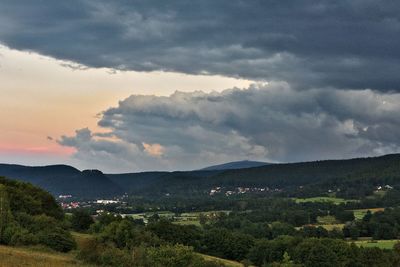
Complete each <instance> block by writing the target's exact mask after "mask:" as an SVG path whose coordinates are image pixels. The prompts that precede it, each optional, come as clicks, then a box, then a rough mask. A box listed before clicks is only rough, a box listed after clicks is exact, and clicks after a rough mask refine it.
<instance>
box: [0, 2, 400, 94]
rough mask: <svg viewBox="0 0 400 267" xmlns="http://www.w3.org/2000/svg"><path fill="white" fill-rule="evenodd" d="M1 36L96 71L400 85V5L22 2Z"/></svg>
mask: <svg viewBox="0 0 400 267" xmlns="http://www.w3.org/2000/svg"><path fill="white" fill-rule="evenodd" d="M0 22H1V26H0V41H1V42H3V43H4V44H6V45H8V46H10V47H12V48H16V49H26V50H32V51H37V52H39V53H42V54H46V55H50V56H54V57H56V58H59V59H67V60H72V61H75V62H78V63H81V64H84V65H88V66H93V67H111V68H118V69H132V70H142V71H149V70H172V71H178V72H184V73H210V74H222V75H229V76H239V77H245V78H250V79H256V80H257V79H266V80H270V81H271V80H275V81H286V82H289V83H291V84H292V86H296V87H301V88H310V87H315V88H317V87H318V88H322V87H336V88H353V89H365V88H372V89H376V90H386V91H387V90H400V88H399V86H398V85H399V84H400V76H399V75H398V73H399V71H400V62H399V59H400V50H399V49H398V48H399V47H400V3H399V2H397V1H373V0H341V1H331V0H321V1H311V0H303V1H273V0H263V1H239V0H229V1H222V0H221V1H215V0H202V1H183V0H182V1H178V0H177V1H151V0H150V1H135V0H131V1H90V0H72V1H52V0H44V1H40V2H39V1H30V0H29V1H28V0H26V1H14V0H5V1H2V2H1V3H0Z"/></svg>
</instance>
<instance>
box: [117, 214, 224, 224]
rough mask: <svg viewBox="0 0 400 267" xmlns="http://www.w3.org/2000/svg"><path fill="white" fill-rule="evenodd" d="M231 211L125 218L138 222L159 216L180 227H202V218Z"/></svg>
mask: <svg viewBox="0 0 400 267" xmlns="http://www.w3.org/2000/svg"><path fill="white" fill-rule="evenodd" d="M230 212H231V211H229V210H213V211H204V212H201V211H200V212H199V211H197V212H185V213H181V214H175V213H173V212H170V211H158V212H144V213H135V214H125V216H129V217H132V218H133V219H138V220H142V219H143V220H145V221H146V220H148V219H149V218H150V217H151V216H153V215H155V214H157V215H158V216H159V217H161V218H167V219H171V220H174V223H175V224H180V225H196V226H201V225H200V216H205V217H208V218H210V217H213V216H216V215H217V214H220V213H225V214H229V213H230Z"/></svg>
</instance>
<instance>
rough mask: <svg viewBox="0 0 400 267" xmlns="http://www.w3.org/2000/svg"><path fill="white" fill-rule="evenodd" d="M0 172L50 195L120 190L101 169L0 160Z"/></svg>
mask: <svg viewBox="0 0 400 267" xmlns="http://www.w3.org/2000/svg"><path fill="white" fill-rule="evenodd" d="M0 176H6V177H9V178H12V179H17V180H21V181H24V182H29V183H32V184H34V185H37V186H39V187H41V188H43V189H46V190H47V191H49V192H51V193H52V194H54V195H60V194H71V195H74V196H85V197H101V196H112V195H115V194H121V193H122V189H121V187H120V186H118V185H117V184H115V183H114V182H112V181H111V180H110V179H109V178H108V177H107V176H106V175H104V174H103V173H102V172H101V171H98V170H85V171H79V170H78V169H75V168H73V167H71V166H68V165H52V166H42V167H28V166H21V165H9V164H0Z"/></svg>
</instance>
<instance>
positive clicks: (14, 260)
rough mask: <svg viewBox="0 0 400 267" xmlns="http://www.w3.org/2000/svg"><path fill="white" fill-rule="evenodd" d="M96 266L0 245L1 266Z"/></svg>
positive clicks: (231, 264) (231, 265) (230, 266)
mask: <svg viewBox="0 0 400 267" xmlns="http://www.w3.org/2000/svg"><path fill="white" fill-rule="evenodd" d="M72 235H73V236H74V238H75V240H76V242H77V243H78V246H79V244H81V242H83V241H84V240H85V239H88V238H92V236H91V235H88V234H81V233H72ZM199 255H201V256H202V257H203V258H204V259H205V260H208V261H218V262H221V263H223V264H225V265H226V266H227V267H242V266H243V264H241V263H239V262H236V261H230V260H225V259H221V258H217V257H213V256H209V255H205V254H199ZM20 266H24V267H25V266H26V267H37V266H41V267H55V266H57V267H78V266H79V267H94V265H87V264H84V263H82V262H81V261H78V260H76V259H75V255H74V253H58V252H53V251H44V250H43V249H38V248H36V249H35V248H29V247H9V246H0V267H20Z"/></svg>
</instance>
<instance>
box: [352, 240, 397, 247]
mask: <svg viewBox="0 0 400 267" xmlns="http://www.w3.org/2000/svg"><path fill="white" fill-rule="evenodd" d="M352 242H354V244H356V245H357V246H359V247H361V246H362V247H365V248H372V247H378V248H380V249H393V246H394V245H395V244H396V243H397V242H400V240H397V239H396V240H376V241H375V240H374V241H373V240H357V241H352Z"/></svg>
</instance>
